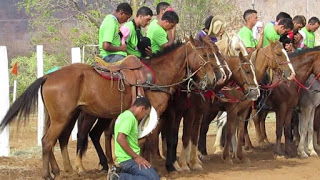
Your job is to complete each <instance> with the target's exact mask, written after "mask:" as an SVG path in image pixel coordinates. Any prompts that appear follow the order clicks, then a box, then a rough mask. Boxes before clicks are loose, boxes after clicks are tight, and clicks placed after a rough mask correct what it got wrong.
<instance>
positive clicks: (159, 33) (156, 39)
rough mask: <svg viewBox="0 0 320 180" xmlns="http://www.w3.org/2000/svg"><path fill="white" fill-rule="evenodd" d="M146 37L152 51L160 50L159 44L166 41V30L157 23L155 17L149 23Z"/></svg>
mask: <svg viewBox="0 0 320 180" xmlns="http://www.w3.org/2000/svg"><path fill="white" fill-rule="evenodd" d="M147 37H148V38H149V39H150V41H151V49H152V53H156V52H158V51H160V50H161V49H162V48H161V46H162V45H164V44H165V43H167V42H168V37H167V32H166V31H165V30H164V29H163V28H162V27H161V26H160V25H159V24H158V20H156V19H155V20H153V21H152V22H151V23H150V25H149V27H148V32H147Z"/></svg>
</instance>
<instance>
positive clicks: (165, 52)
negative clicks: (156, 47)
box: [152, 40, 184, 58]
mask: <svg viewBox="0 0 320 180" xmlns="http://www.w3.org/2000/svg"><path fill="white" fill-rule="evenodd" d="M183 44H184V43H183V42H182V41H181V40H178V41H177V42H175V43H173V44H171V45H170V46H167V47H165V48H163V49H162V50H160V51H158V52H157V53H153V54H152V58H157V57H160V56H162V55H164V54H168V53H169V52H172V51H173V50H175V49H177V48H178V47H180V46H182V45H183Z"/></svg>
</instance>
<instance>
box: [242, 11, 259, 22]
mask: <svg viewBox="0 0 320 180" xmlns="http://www.w3.org/2000/svg"><path fill="white" fill-rule="evenodd" d="M251 14H257V11H256V10H253V9H248V10H246V11H245V12H244V13H243V19H244V20H245V21H247V19H248V17H249V16H250V15H251Z"/></svg>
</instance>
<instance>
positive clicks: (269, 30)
mask: <svg viewBox="0 0 320 180" xmlns="http://www.w3.org/2000/svg"><path fill="white" fill-rule="evenodd" d="M279 39H280V35H279V34H278V33H277V32H276V30H275V29H274V25H273V24H272V23H269V24H267V25H266V26H265V27H264V32H263V44H262V47H266V46H267V45H269V44H270V43H269V40H270V41H276V40H279Z"/></svg>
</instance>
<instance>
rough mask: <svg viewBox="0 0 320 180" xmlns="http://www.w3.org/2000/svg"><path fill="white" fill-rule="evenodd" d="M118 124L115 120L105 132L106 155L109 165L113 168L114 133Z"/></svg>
mask: <svg viewBox="0 0 320 180" xmlns="http://www.w3.org/2000/svg"><path fill="white" fill-rule="evenodd" d="M115 122H116V119H113V120H112V121H111V124H110V125H109V127H108V129H106V130H105V131H104V140H105V153H106V156H107V160H108V165H109V167H111V166H112V165H114V161H113V157H112V152H113V151H112V142H111V140H112V136H113V133H114V124H115Z"/></svg>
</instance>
